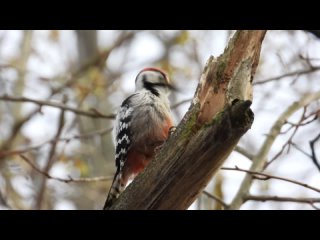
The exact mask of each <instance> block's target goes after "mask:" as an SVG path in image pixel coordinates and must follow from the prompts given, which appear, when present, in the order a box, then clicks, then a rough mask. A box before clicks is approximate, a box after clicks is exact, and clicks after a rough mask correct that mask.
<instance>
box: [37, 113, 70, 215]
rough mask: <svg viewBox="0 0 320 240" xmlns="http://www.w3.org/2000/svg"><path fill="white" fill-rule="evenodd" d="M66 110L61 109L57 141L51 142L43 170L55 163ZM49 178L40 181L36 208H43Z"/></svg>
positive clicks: (47, 169) (45, 170) (48, 168)
mask: <svg viewBox="0 0 320 240" xmlns="http://www.w3.org/2000/svg"><path fill="white" fill-rule="evenodd" d="M64 118H65V111H64V109H62V110H61V113H60V117H59V123H58V128H57V132H56V135H55V139H56V140H55V141H53V142H52V144H51V148H50V151H49V155H48V159H47V163H46V166H45V168H44V170H43V172H49V171H50V169H51V167H52V165H53V163H54V160H55V158H54V156H55V152H56V147H57V143H58V141H57V140H58V139H59V137H60V135H61V132H62V129H63V126H64V123H65V119H64ZM46 180H47V178H42V180H41V183H40V188H39V192H38V195H37V198H36V205H35V207H36V209H41V207H42V200H43V197H44V192H45V188H46V182H47V181H46Z"/></svg>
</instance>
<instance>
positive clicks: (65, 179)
mask: <svg viewBox="0 0 320 240" xmlns="http://www.w3.org/2000/svg"><path fill="white" fill-rule="evenodd" d="M20 157H21V158H22V159H23V160H24V161H26V162H27V163H28V164H29V165H30V166H31V167H32V168H33V169H34V170H36V171H37V172H38V173H40V174H41V175H43V176H44V177H46V178H48V179H53V180H57V181H60V182H64V183H71V182H75V183H85V182H100V181H111V180H112V179H113V176H109V177H90V178H72V177H70V176H69V177H68V178H60V177H53V176H51V175H50V174H49V173H48V172H45V171H43V170H41V169H39V168H38V167H37V166H36V165H35V164H34V163H32V161H31V160H30V159H28V158H27V157H26V156H24V155H22V154H20Z"/></svg>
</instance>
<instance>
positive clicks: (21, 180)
mask: <svg viewBox="0 0 320 240" xmlns="http://www.w3.org/2000/svg"><path fill="white" fill-rule="evenodd" d="M234 32H235V31H232V30H226V31H222V30H219V31H185V30H174V31H113V30H112V31H94V30H90V31H85V30H77V31H71V30H70V31H58V30H52V31H38V30H37V31H0V209H101V208H102V206H103V204H104V201H105V198H106V195H107V192H108V190H109V187H110V184H111V181H110V178H111V179H112V177H113V174H114V172H115V163H114V145H113V142H112V134H111V128H112V124H113V118H112V117H113V114H114V113H115V112H116V110H117V108H118V107H119V106H120V104H121V102H122V101H123V100H124V99H125V98H126V97H127V96H129V95H130V94H132V93H133V92H134V79H135V76H136V75H137V73H138V72H139V71H140V70H141V69H142V68H144V67H147V66H156V67H160V68H163V69H165V70H166V71H167V72H168V74H169V76H170V78H171V80H172V82H173V83H174V84H175V85H176V86H177V87H178V88H179V89H180V91H179V92H175V93H173V94H172V95H171V96H170V100H171V103H172V106H173V112H174V116H175V119H176V123H179V121H180V120H181V118H182V117H183V116H184V114H185V112H186V111H187V109H188V107H189V105H190V100H191V98H192V97H193V94H194V92H195V88H196V86H197V84H198V81H199V79H200V76H201V72H202V70H203V67H204V65H205V63H206V61H207V59H208V58H209V56H210V55H213V56H215V57H217V56H218V55H219V54H221V53H222V52H223V50H224V48H225V47H226V45H227V43H228V41H229V39H230V37H232V35H233V34H234ZM319 70H320V39H319V38H317V37H316V36H315V35H313V34H312V33H310V32H307V31H268V32H267V34H266V37H265V40H264V42H263V44H262V52H261V56H260V64H259V67H258V69H257V72H256V75H255V78H254V88H253V105H252V109H253V111H254V113H255V120H254V123H253V125H252V128H251V129H250V130H249V131H248V132H247V133H246V135H245V136H244V137H243V138H242V139H241V141H240V142H239V147H241V149H242V150H243V152H244V153H243V152H242V153H239V152H241V151H239V149H238V151H234V152H233V153H232V154H231V155H230V157H229V158H228V159H227V161H226V162H225V163H224V165H223V166H224V167H235V166H238V167H240V168H244V169H248V168H249V167H250V165H251V161H250V160H249V159H248V155H250V154H251V155H254V154H256V153H257V152H258V151H259V149H260V147H261V145H262V143H263V141H264V140H265V138H266V136H267V135H268V134H269V132H270V128H271V127H272V125H273V124H274V122H275V121H276V120H277V119H278V118H279V116H280V115H281V113H282V112H284V111H285V110H286V109H287V108H288V107H289V106H290V105H291V104H292V103H293V102H294V101H297V100H299V99H300V98H301V97H302V96H303V95H305V94H310V93H313V92H316V91H319V90H320V84H319V79H320V71H319ZM319 111H320V102H319V101H315V102H313V103H312V104H310V105H309V106H308V107H307V108H302V109H300V110H299V111H297V112H296V113H295V114H294V115H292V117H290V119H289V121H288V123H287V124H285V125H284V126H283V128H282V132H281V134H280V135H279V136H278V137H277V138H276V141H275V143H274V145H273V146H272V148H271V150H270V152H269V153H268V159H270V160H272V159H274V161H273V162H272V164H270V165H269V166H268V167H267V168H266V170H265V172H266V173H268V174H272V175H276V176H281V177H284V178H289V179H295V180H297V181H299V182H303V183H306V184H308V185H311V186H314V187H316V188H320V168H318V167H317V166H316V165H315V164H314V162H313V161H312V158H311V157H310V155H311V154H312V149H311V148H310V144H309V142H310V141H311V140H313V139H315V138H316V137H317V136H318V135H319V134H320V121H319V119H318V116H319V114H320V113H319ZM302 116H304V117H305V119H303V121H300V120H301V119H302ZM299 121H300V122H299ZM298 123H299V124H298ZM301 123H303V124H301ZM295 124H296V125H297V124H298V125H299V127H297V128H296V127H295ZM319 146H320V140H319V141H316V142H315V144H314V148H313V149H314V152H315V156H317V158H318V160H319V159H320V147H319ZM248 153H249V154H248ZM249 158H250V156H249ZM244 175H245V173H242V172H236V171H227V170H220V171H219V172H218V173H217V174H216V176H215V177H214V178H213V179H212V181H211V182H210V183H209V185H208V186H207V187H206V192H207V194H202V195H200V197H199V198H198V200H197V201H195V203H194V204H193V205H192V206H191V207H190V209H222V206H221V205H220V204H219V203H218V202H217V201H215V200H214V199H213V198H212V197H210V194H212V195H214V196H216V197H218V198H220V199H221V200H223V201H224V202H226V203H230V202H231V201H232V199H233V197H234V196H235V194H236V192H237V191H238V189H239V186H240V184H241V181H242V179H243V177H244ZM97 177H98V178H97ZM100 177H102V178H100ZM208 193H209V194H208ZM250 193H251V194H252V195H255V196H287V197H293V198H318V202H320V200H319V193H317V192H315V191H311V190H310V189H307V188H304V187H301V186H298V185H294V184H292V183H288V182H285V181H279V180H275V179H271V180H267V181H262V180H255V181H254V182H253V184H252V186H251V188H250ZM317 206H318V207H320V204H319V203H312V204H308V203H297V202H294V201H293V202H287V201H270V200H265V201H263V198H260V199H259V198H258V199H257V200H248V201H246V202H245V203H244V204H243V205H242V206H241V209H314V208H317Z"/></svg>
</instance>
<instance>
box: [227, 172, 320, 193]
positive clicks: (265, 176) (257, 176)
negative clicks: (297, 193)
mask: <svg viewBox="0 0 320 240" xmlns="http://www.w3.org/2000/svg"><path fill="white" fill-rule="evenodd" d="M221 170H231V171H239V172H246V173H249V174H250V175H251V177H252V178H254V179H258V180H263V181H265V180H269V179H278V180H282V181H285V182H290V183H293V184H296V185H299V186H302V187H305V188H308V189H311V190H313V191H316V192H318V193H320V189H318V188H315V187H312V186H310V185H308V184H306V183H302V182H298V181H296V180H292V179H289V178H284V177H278V176H273V175H270V174H266V173H262V172H255V171H250V170H245V169H241V168H238V167H235V168H229V167H223V168H221ZM261 176H262V177H261ZM246 196H247V195H246ZM246 196H245V197H246ZM245 197H244V199H245Z"/></svg>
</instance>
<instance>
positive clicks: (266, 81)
mask: <svg viewBox="0 0 320 240" xmlns="http://www.w3.org/2000/svg"><path fill="white" fill-rule="evenodd" d="M319 70H320V66H316V67H312V68H310V69H304V70H297V71H293V72H290V73H285V74H283V75H280V76H277V77H272V78H267V79H263V80H260V81H256V82H254V83H253V85H260V84H265V83H268V82H272V81H276V80H280V79H281V78H285V77H291V76H295V75H297V76H301V75H304V74H308V73H312V72H316V71H319Z"/></svg>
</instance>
